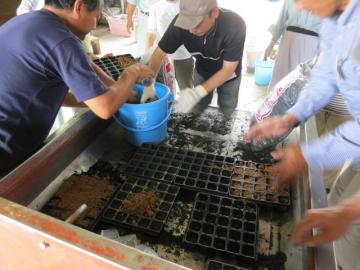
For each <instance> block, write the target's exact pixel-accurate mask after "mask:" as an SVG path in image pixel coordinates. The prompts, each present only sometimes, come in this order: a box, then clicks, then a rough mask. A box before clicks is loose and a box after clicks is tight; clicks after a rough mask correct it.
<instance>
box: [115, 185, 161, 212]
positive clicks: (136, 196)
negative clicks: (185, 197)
mask: <svg viewBox="0 0 360 270" xmlns="http://www.w3.org/2000/svg"><path fill="white" fill-rule="evenodd" d="M159 203H160V196H159V194H158V193H156V192H154V191H146V192H145V191H144V192H138V193H131V194H129V196H128V197H127V198H126V200H124V202H123V204H122V206H121V209H120V211H121V212H123V213H125V214H128V215H139V216H145V217H153V216H154V214H155V211H156V209H157V207H158V206H159Z"/></svg>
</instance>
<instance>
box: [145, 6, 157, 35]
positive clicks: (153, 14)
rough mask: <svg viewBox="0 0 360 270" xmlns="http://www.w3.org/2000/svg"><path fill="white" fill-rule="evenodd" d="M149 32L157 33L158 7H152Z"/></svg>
mask: <svg viewBox="0 0 360 270" xmlns="http://www.w3.org/2000/svg"><path fill="white" fill-rule="evenodd" d="M147 31H148V32H152V33H155V32H157V29H156V5H152V6H151V8H150V11H149V19H148V29H147Z"/></svg>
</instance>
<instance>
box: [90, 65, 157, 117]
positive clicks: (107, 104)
mask: <svg viewBox="0 0 360 270" xmlns="http://www.w3.org/2000/svg"><path fill="white" fill-rule="evenodd" d="M148 75H151V76H153V72H152V71H151V70H150V69H149V68H147V67H146V66H143V65H141V64H135V65H132V66H130V67H128V68H127V69H125V70H124V72H123V73H122V74H121V77H120V78H119V80H117V81H116V82H114V83H113V84H112V85H110V86H109V88H108V91H106V92H105V93H103V94H101V95H99V96H97V97H94V98H91V99H88V100H85V101H84V103H85V104H86V105H87V106H88V107H89V108H90V109H91V110H92V111H93V112H94V113H95V114H96V115H97V116H99V117H100V118H103V119H108V118H110V117H111V116H112V115H113V114H114V113H115V112H116V111H117V110H118V109H119V107H120V106H121V105H122V104H123V103H125V102H126V101H127V100H128V99H129V98H130V97H131V94H132V93H133V87H134V84H135V82H137V81H140V80H142V79H144V78H145V77H147V76H148Z"/></svg>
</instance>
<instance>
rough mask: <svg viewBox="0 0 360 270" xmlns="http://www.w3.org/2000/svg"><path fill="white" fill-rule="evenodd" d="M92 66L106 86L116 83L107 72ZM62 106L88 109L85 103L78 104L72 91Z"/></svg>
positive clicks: (94, 65) (92, 64)
mask: <svg viewBox="0 0 360 270" xmlns="http://www.w3.org/2000/svg"><path fill="white" fill-rule="evenodd" d="M91 66H92V68H93V69H94V70H95V72H96V74H97V75H98V76H99V77H100V79H101V80H102V81H103V83H104V84H105V85H106V86H111V85H113V84H114V83H115V81H114V80H113V79H112V78H111V77H110V76H109V75H107V74H106V73H105V71H103V70H102V69H101V68H100V67H98V66H97V65H96V64H94V63H93V62H91ZM62 106H65V107H87V106H86V104H85V103H84V102H77V100H76V98H75V96H74V95H73V93H71V90H69V92H68V93H67V95H66V97H65V100H64V103H63V105H62Z"/></svg>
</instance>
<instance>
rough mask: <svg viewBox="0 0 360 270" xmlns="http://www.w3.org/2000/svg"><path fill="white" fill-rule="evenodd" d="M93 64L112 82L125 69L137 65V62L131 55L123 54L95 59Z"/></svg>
mask: <svg viewBox="0 0 360 270" xmlns="http://www.w3.org/2000/svg"><path fill="white" fill-rule="evenodd" d="M94 63H95V64H96V65H98V66H99V67H100V68H101V69H102V70H103V71H105V72H106V73H107V74H108V75H109V76H110V77H112V78H113V79H114V80H117V79H118V78H119V76H120V74H121V72H122V71H123V70H124V69H125V68H127V67H128V66H131V65H133V64H135V63H137V61H136V60H135V58H134V57H133V56H132V55H131V54H124V55H118V56H109V57H103V58H100V59H95V60H94Z"/></svg>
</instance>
